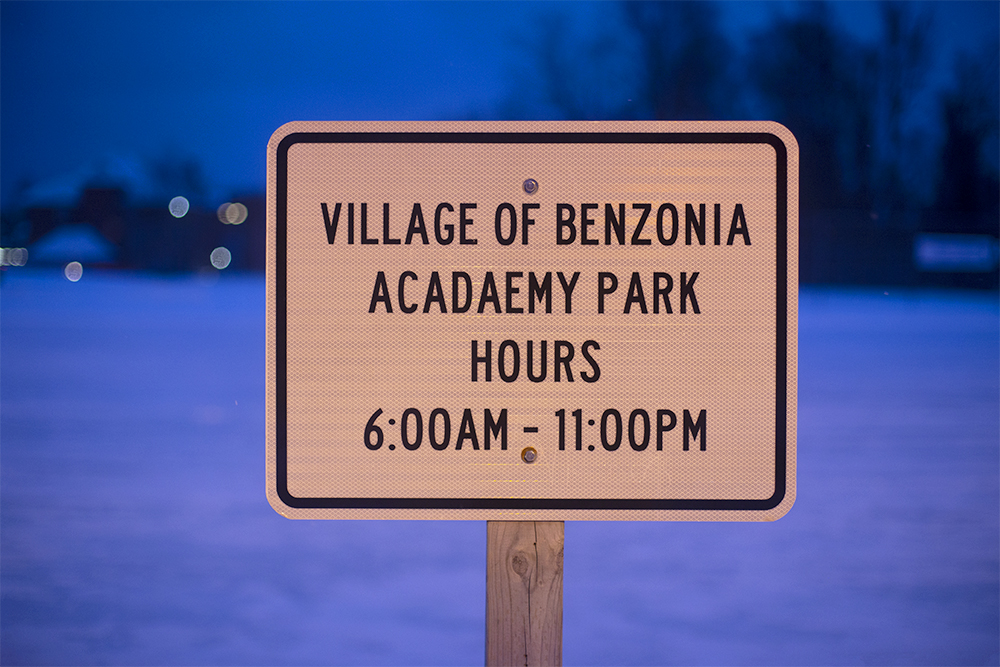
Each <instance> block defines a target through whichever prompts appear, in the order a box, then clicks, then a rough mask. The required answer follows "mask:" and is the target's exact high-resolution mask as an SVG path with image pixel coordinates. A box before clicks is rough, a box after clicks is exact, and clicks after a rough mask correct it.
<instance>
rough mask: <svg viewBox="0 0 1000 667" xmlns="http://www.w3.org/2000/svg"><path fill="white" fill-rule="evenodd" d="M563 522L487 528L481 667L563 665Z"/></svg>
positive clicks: (490, 525)
mask: <svg viewBox="0 0 1000 667" xmlns="http://www.w3.org/2000/svg"><path fill="white" fill-rule="evenodd" d="M562 582H563V522H562V521H487V522H486V665H487V667H511V666H513V665H518V666H520V665H525V666H528V667H552V666H559V665H562Z"/></svg>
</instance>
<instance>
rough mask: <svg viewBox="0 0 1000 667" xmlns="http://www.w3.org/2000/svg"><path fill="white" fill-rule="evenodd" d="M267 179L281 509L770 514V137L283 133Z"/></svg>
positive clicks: (773, 352) (775, 262) (790, 443)
mask: <svg viewBox="0 0 1000 667" xmlns="http://www.w3.org/2000/svg"><path fill="white" fill-rule="evenodd" d="M267 160H268V163H267V169H268V171H267V176H268V184H267V496H268V499H269V501H270V503H271V505H272V506H273V507H274V508H275V509H276V510H277V511H278V512H279V513H280V514H282V515H284V516H287V517H290V518H300V519H474V520H511V521H546V520H548V521H566V520H588V519H596V520H682V521H716V520H718V521H761V520H774V519H777V518H779V517H781V516H782V515H784V514H785V513H786V512H787V511H788V509H789V508H790V507H791V505H792V503H793V502H794V498H795V429H796V354H797V324H798V322H797V298H798V284H797V233H798V146H797V144H796V141H795V138H794V137H793V136H792V134H791V133H790V132H789V131H788V130H787V129H786V128H784V127H783V126H781V125H779V124H776V123H771V122H659V121H656V122H652V121H651V122H625V121H622V122H618V121H615V122H596V123H594V122H575V121H574V122H569V121H567V122H295V123H289V124H287V125H283V126H282V127H280V128H279V129H278V130H277V131H276V132H275V133H274V135H273V136H272V137H271V141H270V143H269V145H268V154H267Z"/></svg>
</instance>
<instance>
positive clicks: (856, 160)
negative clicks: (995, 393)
mask: <svg viewBox="0 0 1000 667" xmlns="http://www.w3.org/2000/svg"><path fill="white" fill-rule="evenodd" d="M778 9H780V8H778ZM778 9H775V12H774V14H775V16H774V17H773V19H772V20H770V21H768V22H766V23H763V24H762V25H761V27H760V28H759V29H758V30H757V32H756V33H755V34H751V35H746V36H745V39H743V40H741V41H740V42H741V43H739V44H736V43H734V42H733V41H732V40H730V38H728V37H727V36H726V34H725V32H724V30H723V27H722V25H721V23H720V14H719V11H720V10H719V7H718V6H716V5H714V4H711V3H705V2H690V3H689V2H626V3H622V4H621V5H617V6H616V5H606V6H604V8H603V10H602V15H601V16H600V17H598V21H599V23H600V27H599V28H597V29H595V28H594V27H593V26H589V28H585V27H582V26H573V25H570V23H569V21H568V20H567V19H566V18H564V17H562V16H554V17H550V19H549V20H547V21H544V22H542V24H541V26H540V33H539V35H538V36H537V38H536V40H535V41H533V42H532V43H530V44H526V45H525V48H526V49H527V50H528V52H529V53H531V54H532V55H531V59H532V62H531V71H530V72H529V73H525V75H524V76H522V77H521V80H522V81H526V82H528V83H524V84H523V85H522V90H521V91H520V92H519V96H518V98H517V99H518V101H517V102H512V103H511V104H510V105H509V106H508V108H507V109H505V115H507V116H509V117H515V118H547V119H582V120H603V119H623V120H736V119H744V120H746V119H766V120H774V121H777V122H780V123H782V124H783V125H785V126H786V127H788V128H789V129H790V130H791V131H792V132H793V133H794V134H795V136H796V138H797V139H798V142H799V147H800V255H799V260H800V279H801V281H802V282H804V283H868V284H911V285H913V284H936V285H954V286H959V285H961V286H970V287H972V286H975V287H990V288H996V286H997V270H996V263H995V261H993V264H992V269H990V270H984V267H983V265H982V263H980V264H979V265H978V266H976V268H975V269H974V270H973V271H968V270H965V268H967V267H962V266H961V265H959V266H957V267H951V268H952V269H954V270H951V271H948V270H941V269H940V268H939V269H938V270H932V269H933V268H934V267H930V269H931V270H928V268H929V267H927V266H921V262H920V261H919V260H918V258H917V254H916V250H915V249H916V247H917V244H919V243H920V242H921V240H922V239H926V238H928V236H929V234H930V233H961V234H972V235H980V236H979V238H978V239H973V240H975V241H978V242H986V245H983V246H982V248H981V249H980V252H983V251H984V250H983V249H985V251H986V252H989V253H991V254H992V255H993V256H994V257H995V254H996V245H995V241H994V240H993V239H995V238H996V237H997V236H998V219H1000V210H998V205H1000V184H998V183H1000V182H998V166H997V162H998V150H1000V149H998V119H1000V111H998V101H997V97H998V87H1000V75H998V69H997V45H996V44H993V45H991V47H990V49H989V50H987V51H986V52H985V53H983V54H982V55H981V57H978V58H964V59H959V60H958V61H957V62H956V64H955V66H954V75H953V77H952V78H953V81H952V83H951V85H950V86H947V87H944V88H941V87H940V86H937V87H935V85H934V84H933V83H932V73H933V65H934V58H935V56H936V55H937V54H936V53H935V52H934V45H935V35H934V21H933V19H934V11H938V12H947V11H948V7H947V5H946V4H945V5H924V4H920V3H913V4H910V3H886V4H883V5H880V6H879V23H880V25H879V29H880V35H879V37H878V38H877V39H876V40H874V41H873V42H871V43H869V42H865V41H862V40H860V39H858V38H857V37H855V36H853V35H852V34H850V33H849V32H847V31H846V30H844V29H843V28H841V27H840V26H839V25H838V23H837V22H836V20H835V16H834V14H833V11H832V9H831V8H830V7H829V6H828V5H825V4H821V3H810V4H805V5H802V6H799V7H797V8H796V11H795V12H794V13H791V14H789V13H784V14H782V13H781V12H780V11H778ZM526 100H530V101H531V103H528V102H526ZM984 237H991V238H989V239H987V238H984ZM936 238H938V239H940V238H941V237H936ZM966 240H968V239H966ZM981 245H982V244H981ZM987 261H989V260H987ZM944 268H949V267H944Z"/></svg>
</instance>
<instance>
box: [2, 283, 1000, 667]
mask: <svg viewBox="0 0 1000 667" xmlns="http://www.w3.org/2000/svg"><path fill="white" fill-rule="evenodd" d="M264 304H265V284H264V279H263V278H262V277H261V276H258V275H252V276H249V275H242V276H241V275H229V274H224V275H221V276H216V277H212V278H209V277H205V276H202V277H174V278H166V277H149V276H138V275H129V274H122V273H103V274H102V273H100V272H97V271H88V272H86V274H85V275H84V278H83V280H81V281H80V282H79V283H70V282H68V281H67V280H65V279H64V278H63V277H62V276H61V273H59V272H58V271H57V270H52V271H49V272H45V271H34V270H23V269H22V270H10V271H7V272H6V273H4V274H3V281H2V284H0V355H2V357H0V360H2V362H0V593H2V599H0V662H2V663H3V664H4V665H18V664H26V665H97V664H101V665H327V664H329V665H476V664H482V663H483V656H484V635H485V571H486V566H485V560H486V526H485V523H483V522H350V521H337V522H334V521H289V520H287V519H284V518H282V517H281V516H279V515H278V514H276V513H275V512H274V511H273V510H272V509H271V508H270V506H269V505H268V503H267V501H266V499H265V495H264ZM799 305H800V311H799V376H798V377H799V412H798V425H799V433H798V494H797V500H796V504H795V506H794V507H793V508H792V510H791V511H790V513H789V514H788V515H787V516H785V517H784V518H782V519H781V520H779V521H777V522H775V523H766V524H756V523H746V524H738V523H737V524H733V523H645V522H643V523H638V522H635V523H630V522H620V523H602V522H594V523H587V522H577V523H567V524H566V552H565V580H564V630H563V659H564V664H566V665H862V664H879V665H981V664H991V665H996V664H998V661H1000V655H998V635H1000V631H998V628H1000V615H998V606H1000V604H998V602H1000V553H998V552H1000V489H998V486H1000V485H998V481H1000V358H998V356H1000V314H998V304H997V295H996V293H991V294H972V293H959V292H951V293H949V292H929V291H923V292H921V291H894V290H891V291H890V292H889V293H884V291H883V290H832V289H829V290H828V289H803V290H802V292H801V294H800V304H799Z"/></svg>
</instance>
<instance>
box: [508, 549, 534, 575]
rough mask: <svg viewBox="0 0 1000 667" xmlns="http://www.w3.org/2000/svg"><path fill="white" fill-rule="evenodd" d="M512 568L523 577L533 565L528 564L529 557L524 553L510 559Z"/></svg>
mask: <svg viewBox="0 0 1000 667" xmlns="http://www.w3.org/2000/svg"><path fill="white" fill-rule="evenodd" d="M510 566H511V567H512V568H513V569H514V572H516V573H517V574H518V576H520V577H523V576H524V575H525V573H526V572H527V571H528V568H529V567H530V566H531V563H529V562H528V557H527V556H525V555H524V554H523V553H516V554H514V555H513V556H512V557H511V559H510Z"/></svg>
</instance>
